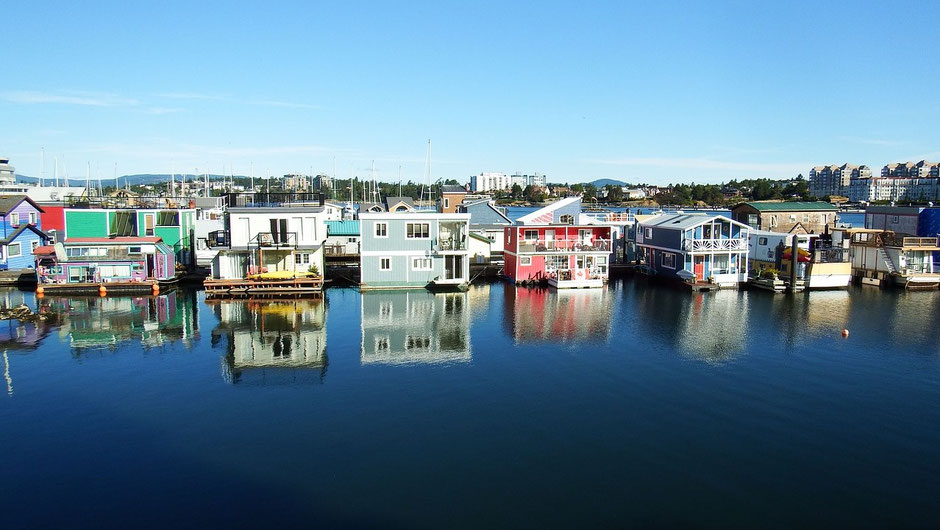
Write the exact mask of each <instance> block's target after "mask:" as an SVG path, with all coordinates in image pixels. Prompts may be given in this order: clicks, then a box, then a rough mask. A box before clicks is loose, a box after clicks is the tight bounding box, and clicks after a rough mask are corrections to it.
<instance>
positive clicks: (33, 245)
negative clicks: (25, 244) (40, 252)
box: [29, 239, 39, 252]
mask: <svg viewBox="0 0 940 530" xmlns="http://www.w3.org/2000/svg"><path fill="white" fill-rule="evenodd" d="M37 248H39V240H38V239H34V240H32V241H30V242H29V251H30V252H33V251H34V250H36V249H37Z"/></svg>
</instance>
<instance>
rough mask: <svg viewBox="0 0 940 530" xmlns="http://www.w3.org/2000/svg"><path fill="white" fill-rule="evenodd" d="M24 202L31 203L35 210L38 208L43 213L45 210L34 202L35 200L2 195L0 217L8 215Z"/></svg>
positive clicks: (0, 198) (24, 196)
mask: <svg viewBox="0 0 940 530" xmlns="http://www.w3.org/2000/svg"><path fill="white" fill-rule="evenodd" d="M23 201H26V202H28V203H30V204H31V205H32V206H33V208H36V209H37V210H39V211H40V212H42V211H43V209H42V208H41V207H40V206H39V205H38V204H36V203H35V202H33V200H32V199H30V198H29V197H27V196H26V195H0V215H6V214H8V213H10V210H12V209H14V208H16V207H17V206H19V204H20V203H21V202H23Z"/></svg>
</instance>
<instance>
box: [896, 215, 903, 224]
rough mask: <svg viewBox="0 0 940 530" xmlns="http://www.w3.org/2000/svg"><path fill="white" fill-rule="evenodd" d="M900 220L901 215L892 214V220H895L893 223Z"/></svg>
mask: <svg viewBox="0 0 940 530" xmlns="http://www.w3.org/2000/svg"><path fill="white" fill-rule="evenodd" d="M900 220H901V217H900V216H897V215H895V216H894V222H895V223H897V222H898V221H900Z"/></svg>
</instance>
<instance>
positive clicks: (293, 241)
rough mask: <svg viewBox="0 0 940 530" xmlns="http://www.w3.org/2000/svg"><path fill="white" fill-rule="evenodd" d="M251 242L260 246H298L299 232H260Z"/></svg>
mask: <svg viewBox="0 0 940 530" xmlns="http://www.w3.org/2000/svg"><path fill="white" fill-rule="evenodd" d="M250 243H251V244H252V245H256V246H258V247H259V248H280V247H296V246H297V232H258V234H257V235H255V237H253V238H251V241H250Z"/></svg>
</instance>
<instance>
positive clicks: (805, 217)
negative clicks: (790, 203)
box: [803, 213, 809, 223]
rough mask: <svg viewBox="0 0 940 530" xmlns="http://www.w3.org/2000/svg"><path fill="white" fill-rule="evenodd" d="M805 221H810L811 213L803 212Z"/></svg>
mask: <svg viewBox="0 0 940 530" xmlns="http://www.w3.org/2000/svg"><path fill="white" fill-rule="evenodd" d="M803 222H804V223H808V222H809V214H808V213H804V214H803Z"/></svg>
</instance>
